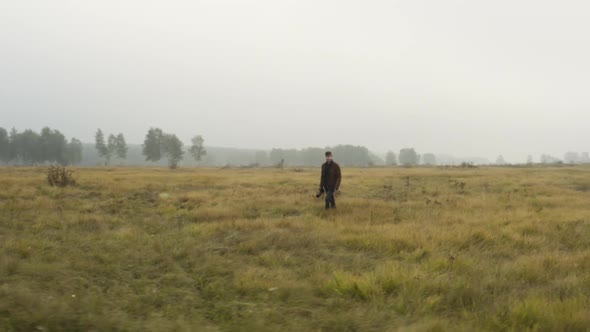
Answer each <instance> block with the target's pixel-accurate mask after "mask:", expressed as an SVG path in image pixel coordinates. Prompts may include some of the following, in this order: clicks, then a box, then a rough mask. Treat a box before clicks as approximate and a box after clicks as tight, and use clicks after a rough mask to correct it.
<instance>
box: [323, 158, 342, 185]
mask: <svg viewBox="0 0 590 332" xmlns="http://www.w3.org/2000/svg"><path fill="white" fill-rule="evenodd" d="M341 180H342V173H341V172H340V166H339V165H338V164H337V163H336V162H334V161H333V162H331V163H327V162H326V163H324V164H323V165H322V179H321V180H320V191H322V192H323V191H324V189H327V190H334V191H338V189H339V188H340V181H341Z"/></svg>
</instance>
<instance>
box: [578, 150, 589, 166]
mask: <svg viewBox="0 0 590 332" xmlns="http://www.w3.org/2000/svg"><path fill="white" fill-rule="evenodd" d="M580 163H582V164H587V163H590V153H588V152H582V154H581V155H580Z"/></svg>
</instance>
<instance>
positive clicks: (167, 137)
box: [143, 128, 184, 169]
mask: <svg viewBox="0 0 590 332" xmlns="http://www.w3.org/2000/svg"><path fill="white" fill-rule="evenodd" d="M182 147H183V144H182V142H181V141H180V140H179V139H178V137H176V135H173V134H166V133H164V132H163V131H162V129H160V128H150V129H149V130H148V133H147V135H146V136H145V140H144V143H143V155H144V156H145V160H147V161H154V162H155V161H159V160H160V159H162V156H166V158H168V166H170V168H172V169H174V168H177V167H178V163H179V162H180V161H181V160H182V158H183V155H184V151H183V149H182Z"/></svg>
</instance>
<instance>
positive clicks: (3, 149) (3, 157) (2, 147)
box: [0, 127, 12, 163]
mask: <svg viewBox="0 0 590 332" xmlns="http://www.w3.org/2000/svg"><path fill="white" fill-rule="evenodd" d="M11 159H12V158H11V156H10V138H9V137H8V132H7V131H6V129H4V128H2V127H0V161H2V162H5V163H7V162H9V161H10V160H11Z"/></svg>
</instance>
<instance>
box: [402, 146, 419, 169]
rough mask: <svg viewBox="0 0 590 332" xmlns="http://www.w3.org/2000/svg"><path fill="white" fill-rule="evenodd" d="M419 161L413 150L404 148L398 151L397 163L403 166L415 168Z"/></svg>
mask: <svg viewBox="0 0 590 332" xmlns="http://www.w3.org/2000/svg"><path fill="white" fill-rule="evenodd" d="M419 161H420V156H418V154H417V153H416V151H415V150H414V149H413V148H405V149H401V150H400V151H399V162H400V164H402V165H403V166H406V167H409V166H416V165H418V162H419Z"/></svg>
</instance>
